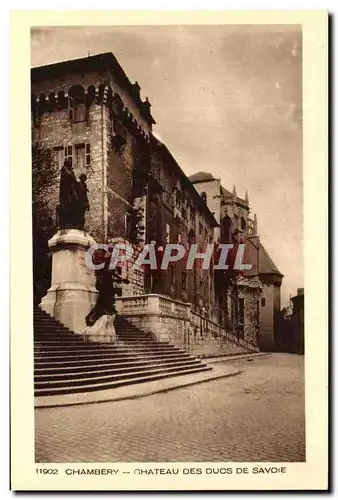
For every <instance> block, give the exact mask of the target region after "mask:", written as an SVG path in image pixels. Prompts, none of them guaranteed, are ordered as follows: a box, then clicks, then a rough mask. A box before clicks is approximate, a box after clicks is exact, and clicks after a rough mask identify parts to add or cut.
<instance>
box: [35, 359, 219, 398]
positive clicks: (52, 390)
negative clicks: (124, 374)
mask: <svg viewBox="0 0 338 500" xmlns="http://www.w3.org/2000/svg"><path fill="white" fill-rule="evenodd" d="M211 369H212V368H211V367H209V366H202V367H198V368H188V369H185V370H178V371H173V372H170V373H164V372H162V373H152V374H149V375H146V376H143V377H140V376H139V374H137V375H136V376H135V377H131V378H129V379H126V380H116V381H112V380H111V381H109V382H102V383H96V384H92V383H84V384H83V385H78V386H74V385H68V386H67V385H65V386H63V387H45V388H43V389H36V390H35V396H52V395H57V394H71V393H74V392H89V391H98V390H106V389H113V388H116V387H121V386H124V385H130V384H139V383H144V382H150V381H152V380H160V379H162V378H167V377H168V376H169V375H170V377H176V376H182V375H189V374H193V373H199V372H204V371H209V370H211Z"/></svg>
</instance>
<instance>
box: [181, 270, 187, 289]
mask: <svg viewBox="0 0 338 500" xmlns="http://www.w3.org/2000/svg"><path fill="white" fill-rule="evenodd" d="M182 290H183V291H186V290H187V271H186V270H185V269H184V270H183V271H182Z"/></svg>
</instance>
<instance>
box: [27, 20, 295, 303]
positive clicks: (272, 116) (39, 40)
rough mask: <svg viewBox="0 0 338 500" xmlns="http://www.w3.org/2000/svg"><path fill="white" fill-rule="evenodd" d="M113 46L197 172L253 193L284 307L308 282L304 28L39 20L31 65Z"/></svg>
mask: <svg viewBox="0 0 338 500" xmlns="http://www.w3.org/2000/svg"><path fill="white" fill-rule="evenodd" d="M102 52H113V53H114V55H115V57H116V58H117V60H118V61H119V63H120V64H121V66H122V67H123V69H124V70H125V72H126V74H127V75H128V77H129V79H130V80H131V81H132V82H134V81H135V80H137V81H138V82H139V84H140V86H141V97H142V98H143V99H145V97H146V96H147V97H148V98H149V101H150V102H151V104H152V108H151V110H152V115H153V117H154V119H155V120H156V122H157V123H156V125H155V126H154V132H155V134H156V135H157V136H158V137H159V138H160V139H161V140H162V141H163V142H164V143H165V144H166V145H167V147H168V148H169V149H170V151H171V153H172V154H173V156H174V157H175V158H176V160H177V161H178V163H179V164H180V166H181V168H182V169H183V171H184V172H185V173H186V174H187V175H191V174H193V173H194V172H197V171H200V170H202V171H205V172H210V173H212V174H213V175H214V177H217V178H221V181H222V184H223V185H224V187H225V188H226V189H228V190H230V191H232V188H233V185H235V186H236V190H237V195H238V196H240V197H244V196H245V191H246V190H247V191H248V195H249V202H250V206H251V207H252V216H253V214H254V213H257V218H258V230H259V235H260V238H261V241H262V243H263V245H264V246H265V248H266V249H267V251H268V252H269V254H270V256H271V258H272V259H273V261H274V262H275V264H276V265H277V267H278V268H279V270H280V271H281V272H282V273H283V274H284V279H283V285H282V305H287V302H288V299H289V296H290V295H295V294H296V293H297V288H299V287H303V286H304V276H303V274H304V273H303V179H302V170H303V167H302V33H301V27H300V26H297V25H248V24H247V25H236V26H235V25H219V26H193V25H180V26H174V25H173V26H100V27H98V26H96V27H95V26H88V27H87V26H80V27H39V28H36V29H34V30H33V31H32V33H31V64H32V66H40V65H44V64H50V63H53V62H59V61H64V60H68V59H75V58H78V57H86V56H87V55H88V53H90V55H94V54H99V53H102Z"/></svg>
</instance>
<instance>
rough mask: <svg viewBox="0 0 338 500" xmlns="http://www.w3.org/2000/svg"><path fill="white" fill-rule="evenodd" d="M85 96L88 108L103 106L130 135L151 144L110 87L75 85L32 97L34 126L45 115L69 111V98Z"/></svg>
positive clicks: (102, 85)
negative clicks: (66, 89) (63, 110)
mask: <svg viewBox="0 0 338 500" xmlns="http://www.w3.org/2000/svg"><path fill="white" fill-rule="evenodd" d="M75 93H76V95H77V96H81V97H82V96H83V102H84V103H85V105H86V108H87V109H89V108H90V106H91V105H92V104H93V103H95V104H99V105H100V104H103V105H104V106H106V107H107V108H108V109H109V111H110V114H111V117H113V116H114V117H116V119H117V120H119V121H120V122H121V123H122V124H123V125H124V126H125V127H126V128H127V129H128V130H129V131H130V133H131V134H132V135H133V136H135V137H136V138H139V139H141V140H143V141H145V142H147V143H148V144H149V142H150V139H149V136H148V134H147V133H146V132H145V131H144V130H143V127H142V126H141V124H140V123H139V122H138V120H137V119H136V118H135V117H134V116H133V114H132V113H131V112H130V110H129V109H128V107H127V106H125V105H124V103H123V100H122V98H121V97H120V95H119V94H118V93H114V91H113V89H112V88H111V86H110V85H105V84H100V85H99V86H96V87H95V86H93V85H90V86H89V87H88V88H84V87H83V86H81V85H73V86H72V87H70V88H69V90H68V91H67V92H66V91H59V92H57V91H54V92H51V93H50V94H48V95H46V94H40V95H38V96H37V95H34V94H32V96H31V111H32V115H33V122H34V126H36V125H37V124H38V122H39V119H40V117H41V116H42V115H43V114H44V113H51V112H53V111H60V110H62V109H68V105H69V104H68V103H69V97H74V96H75Z"/></svg>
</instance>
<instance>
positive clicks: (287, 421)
mask: <svg viewBox="0 0 338 500" xmlns="http://www.w3.org/2000/svg"><path fill="white" fill-rule="evenodd" d="M228 363H229V362H228ZM231 363H232V365H233V366H236V367H237V368H239V369H241V370H243V373H241V374H240V375H237V376H234V377H230V378H224V379H219V380H214V381H210V382H205V383H202V384H199V385H194V386H190V387H186V388H181V389H177V390H173V391H170V392H168V393H161V394H154V395H152V396H147V397H144V398H140V399H135V400H126V401H119V402H107V403H98V404H89V405H81V406H73V407H60V408H42V409H36V410H35V412H36V413H35V417H36V461H37V462H40V463H48V462H138V461H140V462H151V461H153V462H166V461H192V462H198V461H221V462H226V461H244V462H247V461H272V462H276V461H287V462H289V461H304V460H305V422H304V374H303V369H304V366H303V365H304V358H303V357H302V356H298V355H292V354H271V355H268V356H263V357H258V358H255V359H253V360H252V361H249V360H248V359H244V360H238V361H233V362H231Z"/></svg>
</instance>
